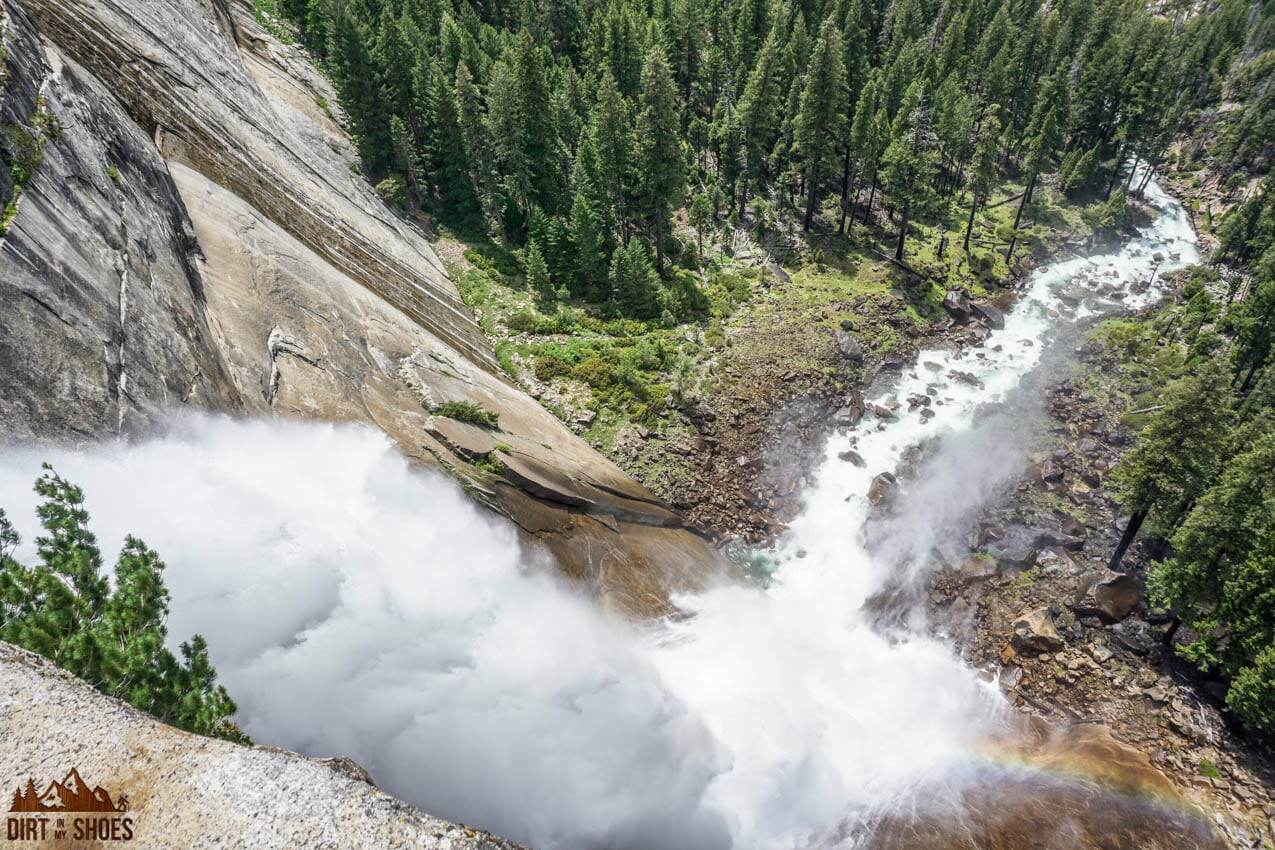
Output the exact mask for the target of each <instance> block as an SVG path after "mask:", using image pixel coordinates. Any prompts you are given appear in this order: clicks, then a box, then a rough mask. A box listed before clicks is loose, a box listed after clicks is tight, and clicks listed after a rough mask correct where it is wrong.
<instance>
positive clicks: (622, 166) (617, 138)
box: [576, 71, 635, 239]
mask: <svg viewBox="0 0 1275 850" xmlns="http://www.w3.org/2000/svg"><path fill="white" fill-rule="evenodd" d="M587 133H588V138H587V139H586V140H584V141H583V142H582V143H581V144H580V146H579V148H578V149H577V151H576V161H577V167H579V163H580V160H581V158H586V159H587V160H588V163H587V164H586V168H587V172H586V173H587V176H588V177H589V179H590V180H591V181H592V183H593V188H594V189H596V190H598V191H600V192H601V193H602V198H600V199H597V200H598V201H600V202H601V206H598V207H595V212H597V213H598V214H599V215H600V216H602V220H603V224H604V226H605V228H606V234H607V238H608V239H627V238H628V233H629V230H630V226H631V224H632V221H631V218H632V215H633V212H632V208H633V205H634V203H635V199H634V197H633V196H634V194H635V192H634V188H633V186H632V183H633V179H634V177H633V172H634V170H635V163H634V156H635V153H634V146H635V140H634V131H633V122H632V117H631V115H630V110H629V106H628V104H627V103H625V101H624V98H623V97H622V96H621V95H620V89H619V87H618V86H617V85H616V83H615V80H614V79H613V78H612V77H611V75H610V73H608V72H607V71H603V73H602V77H601V79H600V80H599V81H598V98H597V101H596V102H595V103H594V105H593V110H592V111H591V112H590V113H589V127H588V130H587ZM586 146H587V147H586ZM591 200H593V199H591Z"/></svg>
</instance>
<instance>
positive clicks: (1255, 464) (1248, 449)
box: [1112, 176, 1275, 732]
mask: <svg viewBox="0 0 1275 850" xmlns="http://www.w3.org/2000/svg"><path fill="white" fill-rule="evenodd" d="M1272 190H1275V179H1273V178H1271V177H1269V176H1268V177H1267V178H1266V179H1265V180H1264V182H1263V185H1262V187H1261V188H1260V189H1259V190H1258V191H1257V192H1255V193H1254V194H1253V195H1252V197H1250V198H1249V199H1248V200H1247V201H1246V202H1244V203H1243V204H1241V205H1240V206H1239V207H1238V208H1237V209H1235V210H1234V211H1232V212H1231V213H1230V215H1228V216H1227V217H1226V218H1225V219H1224V221H1223V224H1222V227H1221V228H1220V230H1219V237H1220V242H1221V245H1220V247H1219V251H1218V256H1217V257H1216V258H1215V259H1217V260H1222V261H1226V262H1228V263H1230V264H1233V266H1235V267H1239V268H1245V269H1248V274H1247V275H1245V274H1240V273H1238V272H1236V271H1234V269H1230V270H1228V274H1227V277H1225V278H1223V277H1221V275H1220V274H1219V271H1218V268H1225V267H1218V268H1215V267H1210V266H1199V267H1195V268H1194V269H1192V270H1191V271H1190V272H1189V274H1188V278H1187V281H1186V283H1185V286H1184V287H1183V289H1182V292H1181V294H1180V296H1179V304H1178V305H1177V306H1176V307H1175V308H1173V309H1170V310H1167V311H1165V312H1164V313H1163V314H1161V315H1160V316H1158V317H1157V318H1156V319H1154V320H1152V321H1149V322H1145V323H1141V324H1139V323H1131V324H1132V325H1133V327H1134V328H1136V330H1135V331H1134V332H1133V334H1132V336H1131V344H1132V345H1133V346H1134V347H1141V348H1143V349H1144V350H1145V351H1146V352H1147V355H1146V359H1147V360H1148V361H1149V362H1151V363H1154V366H1153V368H1151V369H1150V370H1149V371H1148V373H1147V377H1148V378H1151V379H1152V380H1154V381H1156V382H1157V383H1159V384H1161V385H1162V386H1163V390H1162V391H1161V392H1160V393H1159V394H1158V399H1159V403H1160V405H1162V406H1161V407H1160V408H1159V409H1158V410H1157V411H1156V412H1155V414H1154V416H1153V417H1152V418H1151V419H1150V421H1149V422H1147V424H1146V426H1145V427H1144V428H1143V429H1142V431H1141V433H1140V435H1139V439H1138V442H1137V445H1136V446H1135V447H1134V449H1133V450H1132V451H1131V452H1130V453H1129V454H1128V455H1127V456H1126V458H1125V460H1124V463H1123V465H1122V466H1121V468H1120V469H1119V470H1118V483H1119V487H1120V490H1119V497H1120V499H1121V501H1122V503H1123V504H1124V506H1125V507H1126V508H1127V509H1128V510H1129V511H1130V513H1131V518H1130V520H1129V522H1128V525H1127V527H1126V530H1125V534H1124V537H1123V539H1122V540H1121V543H1120V546H1119V548H1118V549H1117V550H1116V552H1115V554H1114V556H1113V558H1112V566H1113V567H1118V566H1119V565H1120V563H1121V560H1122V558H1123V556H1124V554H1125V551H1126V548H1127V547H1128V546H1129V545H1130V544H1131V542H1132V541H1133V540H1134V539H1135V536H1136V535H1137V534H1138V533H1139V531H1140V530H1143V531H1144V533H1145V534H1146V536H1148V537H1149V538H1150V540H1149V545H1148V546H1147V547H1146V548H1147V549H1148V551H1149V554H1150V555H1151V557H1152V558H1153V563H1152V565H1151V568H1150V571H1149V582H1148V583H1149V586H1150V590H1151V593H1152V598H1153V600H1154V601H1156V602H1157V603H1159V604H1160V605H1163V606H1164V607H1165V608H1167V609H1168V610H1170V611H1173V612H1174V613H1175V614H1176V615H1177V616H1178V618H1179V619H1178V620H1176V621H1175V623H1181V624H1184V625H1185V626H1186V627H1187V631H1186V633H1184V634H1179V633H1178V632H1179V630H1178V629H1177V627H1176V625H1175V627H1174V629H1173V630H1172V631H1171V633H1170V636H1171V637H1173V638H1176V639H1177V645H1178V651H1179V653H1180V654H1181V655H1182V656H1183V657H1185V658H1186V659H1188V660H1189V661H1191V662H1192V663H1194V664H1196V665H1197V666H1198V667H1199V668H1200V669H1201V670H1203V671H1206V672H1208V673H1213V674H1217V675H1219V676H1220V677H1222V678H1223V679H1225V680H1226V681H1228V682H1229V690H1228V692H1227V696H1226V701H1227V704H1228V706H1229V707H1230V708H1231V709H1232V710H1233V711H1235V712H1236V713H1237V714H1238V715H1239V716H1240V717H1242V718H1243V719H1244V720H1245V721H1246V722H1247V723H1249V724H1250V725H1251V726H1254V727H1256V728H1259V729H1262V730H1264V731H1268V732H1269V731H1271V730H1272V729H1275V368H1272V356H1271V343H1272V340H1273V339H1275V191H1272ZM1241 288H1242V289H1244V290H1246V291H1245V292H1242V293H1241V292H1240V291H1239V290H1240V289H1241ZM1219 295H1220V296H1221V297H1220V298H1219V297H1218V296H1219ZM1241 295H1242V296H1243V297H1242V298H1241V297H1240V296H1241Z"/></svg>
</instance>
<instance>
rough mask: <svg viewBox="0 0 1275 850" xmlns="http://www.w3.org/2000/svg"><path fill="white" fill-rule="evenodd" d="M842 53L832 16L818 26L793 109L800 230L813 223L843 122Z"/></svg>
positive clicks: (843, 84) (838, 34)
mask: <svg viewBox="0 0 1275 850" xmlns="http://www.w3.org/2000/svg"><path fill="white" fill-rule="evenodd" d="M845 85H846V69H845V56H844V52H843V48H842V45H841V33H840V31H839V30H838V29H837V26H836V24H835V23H834V22H833V20H832V18H829V19H828V20H826V21H824V23H823V26H822V27H820V29H819V39H818V41H816V43H815V48H814V52H813V54H812V55H811V58H810V70H809V71H808V72H807V73H806V82H805V87H804V89H803V91H802V94H801V105H800V107H799V110H798V112H797V118H796V122H795V129H794V141H795V143H796V147H797V155H798V157H799V162H800V168H801V173H802V178H803V179H804V180H805V184H806V213H805V217H804V218H803V220H802V226H803V228H804V229H806V230H809V229H810V226H811V224H813V223H814V218H815V206H816V202H817V201H818V198H819V192H820V189H821V181H822V180H823V178H824V175H825V174H827V173H828V171H829V170H830V166H831V167H834V168H835V166H832V163H833V162H834V158H835V156H836V151H837V138H836V130H837V128H839V127H841V126H842V125H843V124H844V123H845V102H844V98H845Z"/></svg>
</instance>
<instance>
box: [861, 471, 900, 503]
mask: <svg viewBox="0 0 1275 850" xmlns="http://www.w3.org/2000/svg"><path fill="white" fill-rule="evenodd" d="M898 489H899V481H898V479H897V478H895V477H894V473H893V472H882V473H880V474H878V475H877V476H876V477H875V478H873V479H872V483H871V484H870V485H868V501H869V502H871V503H872V504H874V505H880V504H882V503H884V502H889V501H890V500H892V499H893V498H894V496H895V494H897V493H898Z"/></svg>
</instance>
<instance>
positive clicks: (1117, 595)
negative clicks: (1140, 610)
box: [1071, 570, 1142, 623]
mask: <svg viewBox="0 0 1275 850" xmlns="http://www.w3.org/2000/svg"><path fill="white" fill-rule="evenodd" d="M1141 599H1142V591H1141V590H1140V589H1139V587H1138V583H1137V582H1136V581H1134V580H1133V577H1132V576H1130V575H1128V574H1127V573H1117V572H1114V571H1112V570H1103V571H1102V572H1100V573H1097V574H1095V575H1092V576H1090V577H1089V579H1088V580H1087V581H1085V582H1084V583H1083V584H1082V585H1081V589H1080V592H1079V593H1078V594H1077V595H1076V600H1075V602H1074V603H1073V604H1072V606H1071V607H1072V610H1074V611H1075V612H1076V615H1077V616H1079V617H1098V618H1099V619H1101V620H1102V621H1103V622H1106V623H1115V622H1118V621H1120V620H1123V619H1124V618H1125V617H1127V616H1129V614H1130V612H1132V611H1133V609H1134V608H1137V607H1138V602H1139V601H1140V600H1141Z"/></svg>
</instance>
